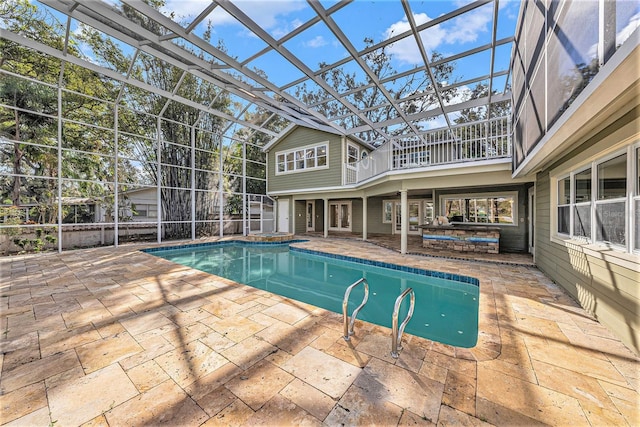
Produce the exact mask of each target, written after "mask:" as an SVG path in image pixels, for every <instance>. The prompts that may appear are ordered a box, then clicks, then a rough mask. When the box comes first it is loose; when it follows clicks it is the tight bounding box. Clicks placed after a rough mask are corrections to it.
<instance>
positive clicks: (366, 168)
mask: <svg viewBox="0 0 640 427" xmlns="http://www.w3.org/2000/svg"><path fill="white" fill-rule="evenodd" d="M505 158H511V122H510V120H509V119H508V118H507V117H500V118H497V119H491V120H488V121H481V122H474V123H465V124H462V125H458V126H455V127H453V128H452V132H450V131H449V130H448V129H438V130H434V131H433V132H430V133H427V134H424V135H421V136H419V137H412V138H403V139H398V140H391V141H389V142H386V143H385V144H383V145H381V146H380V147H378V148H377V149H376V150H375V151H373V152H372V153H371V154H370V155H369V156H366V157H364V158H362V159H361V160H359V161H357V162H355V163H350V164H345V165H344V177H345V184H359V183H361V182H363V181H366V180H368V179H370V178H373V177H376V176H381V175H383V174H385V173H387V172H389V171H394V170H412V169H416V168H425V167H430V166H436V165H447V164H452V165H453V164H457V163H466V162H475V161H482V160H492V159H505Z"/></svg>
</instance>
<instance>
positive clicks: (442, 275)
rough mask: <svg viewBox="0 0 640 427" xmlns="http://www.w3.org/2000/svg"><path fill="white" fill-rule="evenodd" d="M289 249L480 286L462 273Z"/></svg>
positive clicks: (295, 250) (294, 250) (310, 250)
mask: <svg viewBox="0 0 640 427" xmlns="http://www.w3.org/2000/svg"><path fill="white" fill-rule="evenodd" d="M289 250H291V251H293V252H302V253H308V254H311V255H320V256H325V257H329V258H334V259H338V260H342V261H351V262H355V263H358V264H365V265H372V266H375V267H382V268H388V269H391V270H397V271H402V272H405V273H413V274H418V275H421V276H429V277H436V278H439V279H445V280H453V281H456V282H462V283H467V284H470V285H475V286H477V287H480V280H478V279H477V278H475V277H471V276H463V275H460V274H455V273H444V272H442V271H435V270H425V269H423V268H416V267H408V266H405V265H398V264H391V263H388V262H382V261H374V260H370V259H364V258H356V257H352V256H349V255H338V254H332V253H328V252H321V251H315V250H313V249H306V248H298V247H295V246H291V247H289Z"/></svg>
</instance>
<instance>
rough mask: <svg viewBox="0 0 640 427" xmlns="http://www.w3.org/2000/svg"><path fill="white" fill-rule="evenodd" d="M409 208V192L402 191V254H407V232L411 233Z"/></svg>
mask: <svg viewBox="0 0 640 427" xmlns="http://www.w3.org/2000/svg"><path fill="white" fill-rule="evenodd" d="M408 215H409V207H408V205H407V190H400V218H401V220H400V253H401V254H403V255H404V254H406V253H407V232H408V231H409V227H408V225H409V218H408Z"/></svg>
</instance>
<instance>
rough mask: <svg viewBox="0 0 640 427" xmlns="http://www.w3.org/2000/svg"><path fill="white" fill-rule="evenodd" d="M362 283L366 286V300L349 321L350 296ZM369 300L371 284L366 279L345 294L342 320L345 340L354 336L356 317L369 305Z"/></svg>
mask: <svg viewBox="0 0 640 427" xmlns="http://www.w3.org/2000/svg"><path fill="white" fill-rule="evenodd" d="M360 283H363V284H364V298H363V299H362V303H361V304H360V305H359V306H358V308H356V309H355V310H353V313H352V314H351V321H349V313H348V305H349V295H350V294H351V290H352V289H353V288H355V287H356V286H358V285H359V284H360ZM368 299H369V282H367V279H365V278H364V277H363V278H362V279H360V280H357V281H356V282H354V283H352V284H351V285H350V286H349V287H348V288H347V290H346V291H345V292H344V299H343V300H342V318H343V321H342V323H343V326H344V340H345V341H349V337H350V336H351V335H353V325H354V324H355V322H356V316H357V315H358V312H359V311H360V309H361V308H362V307H364V305H365V304H366V303H367V300H368Z"/></svg>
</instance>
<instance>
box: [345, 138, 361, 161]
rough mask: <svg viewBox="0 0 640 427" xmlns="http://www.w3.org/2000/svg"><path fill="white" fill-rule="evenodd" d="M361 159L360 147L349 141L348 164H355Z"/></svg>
mask: <svg viewBox="0 0 640 427" xmlns="http://www.w3.org/2000/svg"><path fill="white" fill-rule="evenodd" d="M359 159H360V149H359V148H358V147H356V146H355V145H353V144H349V143H347V164H349V165H353V164H354V163H355V162H357V161H358V160H359Z"/></svg>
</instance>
